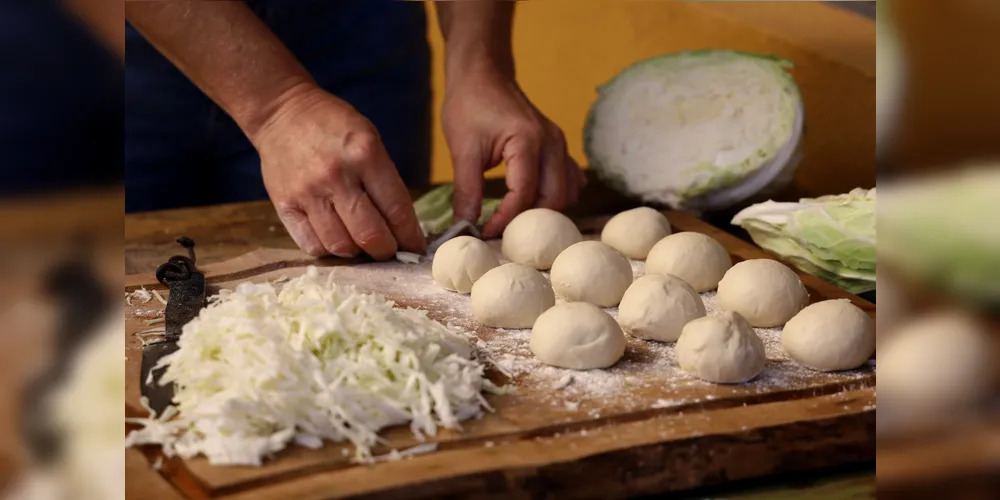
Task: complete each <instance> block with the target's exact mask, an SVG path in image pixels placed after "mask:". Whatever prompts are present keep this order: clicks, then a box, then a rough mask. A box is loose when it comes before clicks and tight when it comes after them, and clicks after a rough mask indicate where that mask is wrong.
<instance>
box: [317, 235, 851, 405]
mask: <svg viewBox="0 0 1000 500" xmlns="http://www.w3.org/2000/svg"><path fill="white" fill-rule="evenodd" d="M496 243H497V242H491V244H492V245H493V246H494V248H495V249H496V247H497V246H498V245H497V244H496ZM498 253H499V252H498ZM631 264H632V269H633V273H634V274H635V276H636V277H639V276H642V275H643V274H644V271H645V263H644V262H641V261H632V262H631ZM330 272H332V273H333V274H334V280H335V281H337V282H338V283H343V284H350V285H355V286H357V287H358V288H359V289H361V290H364V291H369V292H372V293H379V294H382V295H384V296H386V298H388V299H390V300H393V301H395V302H396V303H397V304H398V305H400V306H404V307H416V308H419V309H425V310H427V311H428V312H429V315H430V317H431V318H433V319H435V320H437V321H440V322H441V323H443V324H445V325H448V326H449V327H450V328H452V329H454V330H456V331H460V332H463V333H465V334H466V335H469V336H470V340H471V341H472V344H473V345H475V346H476V349H477V351H478V355H479V356H480V358H481V359H483V360H484V361H486V362H487V363H489V364H490V365H492V366H493V367H495V368H496V370H497V371H498V372H499V373H500V374H502V376H503V377H505V378H507V379H508V380H506V381H504V383H506V384H508V385H512V386H514V387H515V391H514V393H513V396H514V397H516V395H517V394H518V393H519V392H521V391H525V390H527V391H529V392H531V393H532V397H533V398H534V399H535V400H536V401H537V399H538V398H539V397H541V398H543V400H547V401H548V403H550V404H551V405H553V406H554V407H558V408H564V409H565V410H566V411H569V412H575V411H577V410H578V409H580V410H585V411H587V412H588V415H589V416H591V417H593V418H597V417H599V416H600V415H601V413H602V411H605V412H607V411H610V409H620V410H624V411H628V410H636V409H645V408H650V407H651V408H669V407H675V406H683V405H686V404H691V403H699V402H705V401H711V400H713V399H716V398H720V397H725V396H726V395H727V394H736V393H739V394H744V395H746V394H750V395H752V394H761V393H766V392H773V391H782V390H795V389H803V388H807V387H810V386H816V385H822V384H827V383H836V382H844V381H845V380H847V381H850V380H858V381H859V383H861V382H863V379H865V378H866V377H868V376H869V374H870V371H865V370H856V371H853V372H846V373H836V374H827V373H819V372H814V371H811V370H808V369H806V368H803V367H801V366H799V365H797V364H795V363H794V362H792V361H791V360H790V359H789V358H788V356H787V355H786V354H785V353H784V351H783V349H782V348H781V329H780V328H757V329H755V330H756V332H757V334H758V335H759V336H760V337H761V339H762V340H763V342H764V346H765V348H766V352H767V358H768V363H767V369H766V371H765V372H764V373H763V374H761V375H760V376H759V377H757V378H756V379H754V380H753V381H751V382H750V383H747V384H743V385H739V386H718V385H715V384H710V383H707V382H703V381H701V380H698V379H696V378H694V377H692V376H690V375H688V374H687V373H686V372H684V371H682V370H680V368H679V367H678V366H677V363H676V361H675V359H674V347H673V343H661V342H656V341H648V340H640V339H635V338H632V337H630V336H627V339H628V341H627V346H626V351H625V356H624V357H623V358H622V360H621V361H619V362H618V363H617V364H615V365H614V366H612V367H611V368H608V369H603V370H587V371H577V370H568V369H562V368H556V367H552V366H548V365H545V364H543V363H541V362H540V361H538V360H537V359H536V358H535V357H534V355H533V354H532V353H531V351H530V350H529V347H528V340H529V337H530V334H531V331H530V329H502V328H496V329H494V328H487V327H483V326H482V325H479V324H478V323H477V322H476V321H475V319H474V318H473V316H472V309H471V303H470V299H469V295H467V294H460V293H455V292H450V291H447V290H444V289H443V288H441V287H440V286H438V285H437V284H436V283H434V281H433V280H432V278H431V273H430V263H429V262H421V263H419V264H404V263H400V262H398V261H397V262H384V263H374V264H368V265H362V266H342V267H334V268H331V270H330ZM544 274H546V276H547V274H548V273H544ZM701 297H702V300H703V301H704V303H705V309H706V311H707V312H708V314H713V313H715V312H716V311H718V310H719V306H718V302H717V300H716V296H715V292H706V293H702V294H701ZM606 311H607V312H608V313H609V314H610V315H611V316H612V317H615V318H617V316H618V309H617V308H607V309H606ZM713 393H716V394H713ZM650 401H653V402H652V403H651V402H650Z"/></svg>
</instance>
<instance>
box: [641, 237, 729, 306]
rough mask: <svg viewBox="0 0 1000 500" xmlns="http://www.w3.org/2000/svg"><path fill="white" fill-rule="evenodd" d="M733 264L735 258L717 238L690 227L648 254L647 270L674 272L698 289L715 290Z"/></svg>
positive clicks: (659, 243)
mask: <svg viewBox="0 0 1000 500" xmlns="http://www.w3.org/2000/svg"><path fill="white" fill-rule="evenodd" d="M732 265H733V260H732V258H730V257H729V253H728V252H726V249H725V248H723V247H722V245H720V244H719V242H718V241H715V240H713V239H712V238H711V237H710V236H707V235H704V234H701V233H695V232H690V231H685V232H682V233H675V234H671V235H670V236H667V237H666V238H663V239H662V240H660V241H658V242H657V243H656V244H655V245H653V248H652V249H651V250H650V251H649V256H648V257H646V272H647V273H657V274H672V275H674V276H677V277H678V278H680V279H682V280H684V281H687V282H688V284H689V285H691V286H692V287H694V289H695V291H697V292H699V293H700V292H707V291H709V290H714V289H715V287H716V286H718V285H719V280H721V279H722V276H723V275H725V274H726V271H728V270H729V268H730V267H732Z"/></svg>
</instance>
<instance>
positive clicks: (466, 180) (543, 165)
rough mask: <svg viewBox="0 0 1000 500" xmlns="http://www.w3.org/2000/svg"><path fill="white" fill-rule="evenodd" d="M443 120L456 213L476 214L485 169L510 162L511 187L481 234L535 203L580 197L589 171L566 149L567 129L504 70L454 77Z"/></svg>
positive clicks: (495, 231) (459, 216)
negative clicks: (527, 94)
mask: <svg viewBox="0 0 1000 500" xmlns="http://www.w3.org/2000/svg"><path fill="white" fill-rule="evenodd" d="M448 83H449V84H448V88H447V90H446V94H445V102H444V111H443V117H442V125H443V128H444V134H445V139H446V140H447V142H448V148H449V149H450V150H451V158H452V164H453V165H454V175H455V202H454V209H455V219H456V220H468V221H472V222H475V221H476V219H477V218H478V217H479V215H480V211H481V209H482V199H483V173H484V172H485V171H487V170H489V169H491V168H493V167H495V166H497V165H499V164H500V162H501V161H503V162H505V163H506V164H507V177H506V181H507V189H508V192H507V194H506V195H505V196H504V198H503V201H502V202H501V203H500V207H499V208H498V209H497V212H496V213H495V214H494V215H493V217H492V218H491V219H490V220H489V222H487V223H486V226H485V227H484V228H483V236H484V237H486V238H494V237H497V236H499V235H500V233H501V232H502V231H503V229H504V228H505V227H507V224H508V223H509V222H510V221H511V219H513V218H514V216H516V215H517V214H519V213H521V212H523V211H524V210H527V209H529V208H534V207H544V208H551V209H553V210H562V209H563V208H566V207H567V206H570V205H573V204H575V203H576V201H577V197H578V196H579V193H580V189H581V188H582V187H583V186H584V184H585V183H586V178H585V177H584V175H583V172H582V171H581V170H580V166H579V165H577V163H576V161H574V160H573V158H571V157H570V156H569V153H568V152H567V150H566V138H565V136H564V135H563V132H562V130H560V129H559V127H558V126H557V125H556V124H555V123H552V121H551V120H549V119H548V118H546V117H545V115H543V114H542V113H541V112H539V111H538V109H537V108H535V106H534V105H533V104H531V102H530V101H528V98H527V97H526V96H525V95H524V93H523V92H522V91H521V89H520V87H518V85H517V83H516V82H515V81H514V80H513V78H510V77H507V76H504V75H502V74H501V73H500V72H491V71H470V72H467V73H464V74H463V75H462V76H461V77H458V78H455V79H454V80H453V81H449V82H448Z"/></svg>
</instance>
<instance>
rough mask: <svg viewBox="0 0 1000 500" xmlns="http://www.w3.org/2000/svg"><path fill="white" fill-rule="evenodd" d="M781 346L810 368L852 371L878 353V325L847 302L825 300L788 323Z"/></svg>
mask: <svg viewBox="0 0 1000 500" xmlns="http://www.w3.org/2000/svg"><path fill="white" fill-rule="evenodd" d="M781 346H782V347H783V348H784V349H785V352H786V353H788V356H789V357H791V358H792V359H794V360H795V362H796V363H798V364H800V365H802V366H805V367H807V368H812V369H813V370H819V371H824V372H829V371H838V370H852V369H854V368H857V367H859V366H861V365H863V364H864V363H865V361H868V358H870V357H871V355H872V353H874V352H875V322H874V321H872V319H871V318H870V317H868V315H867V314H865V312H864V311H862V310H861V309H860V308H858V306H856V305H854V304H851V301H849V300H847V299H834V300H824V301H822V302H817V303H815V304H812V305H809V306H806V308H805V309H803V310H802V311H800V312H799V313H798V314H796V315H795V316H794V317H793V318H792V319H790V320H788V322H787V323H785V328H784V330H782V331H781Z"/></svg>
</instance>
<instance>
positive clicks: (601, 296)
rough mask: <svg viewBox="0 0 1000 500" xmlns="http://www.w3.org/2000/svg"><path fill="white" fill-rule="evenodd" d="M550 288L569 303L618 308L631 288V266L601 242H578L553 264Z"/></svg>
mask: <svg viewBox="0 0 1000 500" xmlns="http://www.w3.org/2000/svg"><path fill="white" fill-rule="evenodd" d="M550 276H551V278H552V288H553V289H555V292H556V295H558V296H559V297H561V298H563V299H565V300H566V301H568V302H589V303H591V304H594V305H598V306H602V307H613V306H617V305H618V303H619V302H620V301H621V300H622V295H624V294H625V290H627V289H628V286H629V285H631V284H632V264H629V262H628V259H626V258H625V257H624V256H623V255H622V254H620V253H618V251H617V250H615V249H614V248H611V247H609V246H607V245H605V244H604V243H601V242H600V241H581V242H579V243H575V244H573V245H571V246H570V247H569V248H567V249H566V250H563V252H562V253H561V254H559V256H558V257H556V260H555V262H553V263H552V273H551V274H550Z"/></svg>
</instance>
